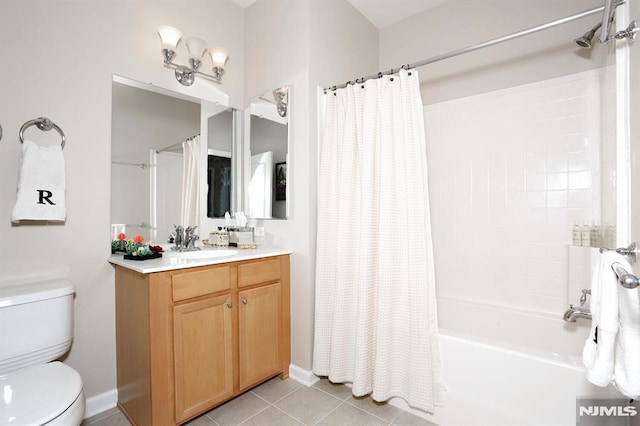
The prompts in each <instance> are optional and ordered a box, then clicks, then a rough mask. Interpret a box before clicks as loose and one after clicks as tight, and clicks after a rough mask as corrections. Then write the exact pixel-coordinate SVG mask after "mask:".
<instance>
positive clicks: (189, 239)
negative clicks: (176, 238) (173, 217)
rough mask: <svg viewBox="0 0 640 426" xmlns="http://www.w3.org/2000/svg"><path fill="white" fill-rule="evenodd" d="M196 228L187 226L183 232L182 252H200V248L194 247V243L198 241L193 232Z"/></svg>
mask: <svg viewBox="0 0 640 426" xmlns="http://www.w3.org/2000/svg"><path fill="white" fill-rule="evenodd" d="M196 228H197V226H187V229H185V230H184V249H183V250H184V251H190V250H200V247H196V241H198V240H199V239H200V237H199V236H197V235H196V234H195V233H194V232H195V230H196Z"/></svg>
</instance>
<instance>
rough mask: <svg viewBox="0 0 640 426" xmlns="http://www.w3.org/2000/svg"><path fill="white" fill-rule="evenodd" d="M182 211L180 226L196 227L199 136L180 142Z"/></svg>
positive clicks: (197, 215)
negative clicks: (181, 157)
mask: <svg viewBox="0 0 640 426" xmlns="http://www.w3.org/2000/svg"><path fill="white" fill-rule="evenodd" d="M182 153H183V162H184V163H183V165H184V167H183V171H182V204H181V206H182V210H181V213H180V221H181V224H182V225H183V226H184V227H185V228H186V227H187V226H198V225H199V224H200V163H201V161H200V158H201V147H200V136H194V137H193V138H191V139H187V140H186V141H184V142H182Z"/></svg>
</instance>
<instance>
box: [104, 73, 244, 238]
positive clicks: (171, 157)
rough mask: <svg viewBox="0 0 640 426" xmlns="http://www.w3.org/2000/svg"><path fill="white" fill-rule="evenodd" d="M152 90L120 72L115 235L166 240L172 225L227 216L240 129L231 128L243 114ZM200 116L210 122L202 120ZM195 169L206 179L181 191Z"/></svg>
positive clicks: (115, 115)
mask: <svg viewBox="0 0 640 426" xmlns="http://www.w3.org/2000/svg"><path fill="white" fill-rule="evenodd" d="M143 87H144V88H143ZM150 89H152V90H153V91H151V90H146V86H145V85H144V84H141V83H137V82H133V81H129V80H127V79H123V78H121V77H117V78H116V77H114V82H113V84H112V129H111V160H112V161H111V162H112V167H111V222H112V233H116V232H125V233H126V234H127V235H128V236H131V237H132V236H134V235H136V234H141V235H143V236H144V238H145V239H146V240H151V241H154V242H156V243H161V242H164V241H166V239H167V237H168V235H169V234H170V233H172V232H173V231H174V225H177V224H182V225H195V224H199V221H200V220H203V219H204V218H206V217H223V216H224V212H225V211H227V210H229V211H231V207H232V201H231V200H232V191H233V188H234V186H233V181H232V178H231V176H232V173H231V172H232V170H233V168H234V165H233V161H232V160H233V158H232V157H233V156H232V152H233V151H234V149H235V148H234V136H235V134H236V133H237V132H235V131H234V130H232V129H231V126H232V122H233V120H234V119H236V118H237V117H238V114H237V113H234V112H232V111H231V110H230V109H228V108H227V107H224V106H219V105H215V104H213V103H211V102H205V101H201V100H200V99H197V98H190V97H188V96H185V95H181V94H177V93H174V92H171V91H168V90H163V89H159V88H157V87H151V88H150ZM203 114H204V115H203ZM202 117H204V118H205V121H206V125H202V123H201V118H202ZM201 129H203V130H202V131H206V132H207V136H206V138H205V137H200V132H201ZM198 141H199V146H198ZM207 153H209V154H210V155H209V156H208V155H207ZM209 157H212V158H213V160H209ZM217 158H221V159H223V160H221V162H220V161H218V160H217ZM189 159H191V160H192V161H191V162H190V161H188V160H189ZM218 163H220V164H218ZM209 164H212V168H211V169H209V167H208V165H209ZM191 167H195V168H197V169H199V170H200V171H201V172H196V174H197V175H200V176H201V179H200V180H201V181H202V184H201V185H200V187H199V188H198V189H197V190H192V191H183V188H185V187H186V188H189V181H190V179H191V178H192V177H193V173H190V172H189V170H190V168H191ZM204 179H208V180H209V181H213V183H214V185H215V187H212V188H209V186H208V185H206V184H204V182H205V181H204ZM183 185H184V186H183ZM205 199H206V200H207V201H206V203H204V200H205ZM200 200H202V201H200ZM209 200H211V215H210V214H208V210H209V204H210V203H209ZM203 204H206V205H203ZM205 209H206V210H205ZM189 211H191V213H189ZM220 211H222V213H221V214H220ZM216 215H218V216H216ZM200 218H203V219H200ZM187 222H188V223H187ZM112 237H115V235H112Z"/></svg>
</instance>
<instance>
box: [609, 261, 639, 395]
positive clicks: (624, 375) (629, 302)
mask: <svg viewBox="0 0 640 426" xmlns="http://www.w3.org/2000/svg"><path fill="white" fill-rule="evenodd" d="M618 262H619V263H620V264H621V265H622V267H623V268H624V269H625V270H626V271H627V272H628V273H630V274H632V273H633V271H632V269H631V265H630V264H629V262H627V261H626V260H625V259H622V260H619V261H618ZM639 291H640V290H639V289H638V288H634V289H628V288H624V287H620V288H619V290H618V293H619V295H618V300H619V312H620V327H619V330H618V337H617V340H616V351H615V367H614V369H613V377H614V382H615V383H614V384H615V386H616V388H618V390H619V391H620V393H622V394H623V395H625V396H627V397H629V398H631V399H638V397H640V294H639V293H638V292H639Z"/></svg>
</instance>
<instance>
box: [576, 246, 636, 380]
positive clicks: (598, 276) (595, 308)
mask: <svg viewBox="0 0 640 426" xmlns="http://www.w3.org/2000/svg"><path fill="white" fill-rule="evenodd" d="M620 261H623V262H625V263H626V261H625V260H624V258H623V257H622V256H621V255H619V254H617V253H616V252H613V251H609V252H605V253H603V254H602V256H601V257H600V262H599V263H598V265H597V267H596V270H595V272H594V274H593V278H592V280H591V314H592V322H591V332H590V333H589V337H588V338H587V341H586V342H585V345H584V350H583V352H582V360H583V362H584V365H585V367H586V368H587V379H588V380H589V381H590V382H591V383H593V384H594V385H597V386H607V385H608V384H609V383H611V382H612V381H613V369H614V362H615V347H616V336H617V333H618V324H619V321H618V287H619V284H618V278H617V276H616V274H615V273H614V272H613V270H612V269H611V264H612V263H613V262H620Z"/></svg>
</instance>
